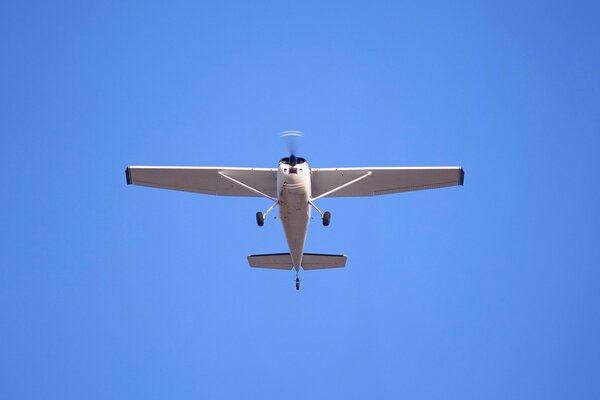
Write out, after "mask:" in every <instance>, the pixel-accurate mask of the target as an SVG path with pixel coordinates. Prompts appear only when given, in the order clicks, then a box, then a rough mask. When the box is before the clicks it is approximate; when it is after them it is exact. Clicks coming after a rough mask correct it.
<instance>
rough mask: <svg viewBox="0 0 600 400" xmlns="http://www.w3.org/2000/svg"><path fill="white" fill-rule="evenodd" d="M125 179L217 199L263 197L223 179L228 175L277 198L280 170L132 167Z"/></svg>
mask: <svg viewBox="0 0 600 400" xmlns="http://www.w3.org/2000/svg"><path fill="white" fill-rule="evenodd" d="M125 175H126V177H127V184H128V185H139V186H149V187H154V188H160V189H171V190H181V191H184V192H194V193H204V194H212V195H215V196H256V197H260V196H261V195H260V194H258V193H256V192H255V191H252V190H249V189H247V188H246V187H244V186H242V185H239V184H237V183H235V182H233V181H232V180H231V179H227V178H226V177H225V176H223V175H226V176H227V177H230V178H233V179H234V180H236V181H239V182H241V183H243V184H245V185H248V186H250V187H252V188H254V189H256V190H258V191H260V192H262V193H264V194H267V195H269V196H271V197H276V196H277V170H276V169H274V168H232V167H138V166H130V167H127V169H126V170H125Z"/></svg>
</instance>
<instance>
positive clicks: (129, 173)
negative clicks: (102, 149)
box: [125, 167, 132, 185]
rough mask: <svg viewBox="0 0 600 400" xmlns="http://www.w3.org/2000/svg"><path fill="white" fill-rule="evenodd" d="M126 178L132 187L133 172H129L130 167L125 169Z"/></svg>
mask: <svg viewBox="0 0 600 400" xmlns="http://www.w3.org/2000/svg"><path fill="white" fill-rule="evenodd" d="M125 178H126V179H127V184H128V185H131V183H132V182H131V171H130V170H129V167H127V168H126V169H125Z"/></svg>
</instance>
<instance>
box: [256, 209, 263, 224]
mask: <svg viewBox="0 0 600 400" xmlns="http://www.w3.org/2000/svg"><path fill="white" fill-rule="evenodd" d="M256 223H257V224H258V226H263V225H264V224H265V217H264V215H263V213H261V212H260V211H259V212H257V213H256Z"/></svg>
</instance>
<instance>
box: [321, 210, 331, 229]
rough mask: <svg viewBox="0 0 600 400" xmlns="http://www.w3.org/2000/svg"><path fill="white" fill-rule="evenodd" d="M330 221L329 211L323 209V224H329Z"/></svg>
mask: <svg viewBox="0 0 600 400" xmlns="http://www.w3.org/2000/svg"><path fill="white" fill-rule="evenodd" d="M330 222H331V213H330V212H329V211H325V213H324V214H323V226H329V223H330Z"/></svg>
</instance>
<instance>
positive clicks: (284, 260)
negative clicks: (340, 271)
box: [248, 253, 347, 270]
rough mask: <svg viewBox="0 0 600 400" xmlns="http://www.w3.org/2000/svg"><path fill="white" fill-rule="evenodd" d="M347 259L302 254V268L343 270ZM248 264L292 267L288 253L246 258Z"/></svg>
mask: <svg viewBox="0 0 600 400" xmlns="http://www.w3.org/2000/svg"><path fill="white" fill-rule="evenodd" d="M346 259H347V257H346V256H345V255H342V254H315V253H304V256H303V257H302V268H304V269H305V270H313V269H326V268H343V267H345V266H346ZM248 263H249V264H250V266H251V267H254V268H271V269H287V270H290V269H292V268H293V267H294V265H293V263H292V257H291V255H290V253H276V254H256V255H251V256H248Z"/></svg>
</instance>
